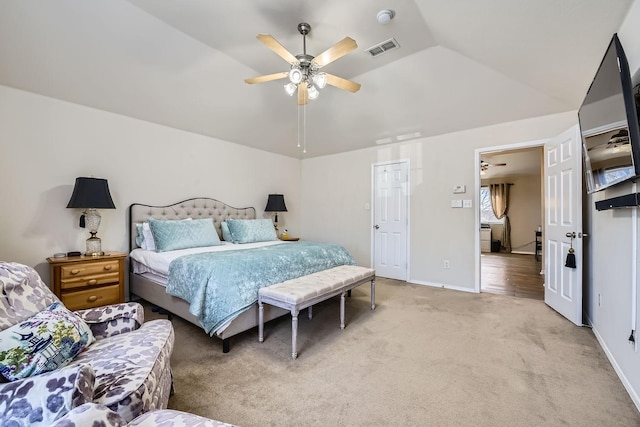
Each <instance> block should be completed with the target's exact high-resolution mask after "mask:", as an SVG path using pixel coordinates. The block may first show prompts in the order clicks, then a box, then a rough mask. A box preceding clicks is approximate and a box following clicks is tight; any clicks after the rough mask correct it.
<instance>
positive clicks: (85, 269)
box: [60, 259, 118, 280]
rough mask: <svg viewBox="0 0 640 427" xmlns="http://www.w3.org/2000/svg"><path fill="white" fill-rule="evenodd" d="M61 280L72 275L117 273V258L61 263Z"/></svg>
mask: <svg viewBox="0 0 640 427" xmlns="http://www.w3.org/2000/svg"><path fill="white" fill-rule="evenodd" d="M60 271H61V278H62V280H65V279H71V278H74V277H76V278H77V277H86V276H93V275H102V274H104V273H114V274H115V275H116V276H117V275H118V260H115V259H114V260H109V261H99V262H91V263H82V264H73V265H63V266H62V267H61V268H60Z"/></svg>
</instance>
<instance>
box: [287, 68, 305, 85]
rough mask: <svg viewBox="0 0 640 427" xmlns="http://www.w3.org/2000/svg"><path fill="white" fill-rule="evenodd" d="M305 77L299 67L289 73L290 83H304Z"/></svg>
mask: <svg viewBox="0 0 640 427" xmlns="http://www.w3.org/2000/svg"><path fill="white" fill-rule="evenodd" d="M303 77H304V75H303V73H302V70H301V69H300V68H299V67H291V71H289V81H291V83H293V84H296V85H297V84H298V83H300V82H301V81H302V79H303Z"/></svg>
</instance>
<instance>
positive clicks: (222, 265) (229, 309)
mask: <svg viewBox="0 0 640 427" xmlns="http://www.w3.org/2000/svg"><path fill="white" fill-rule="evenodd" d="M339 265H355V261H354V259H353V258H352V257H351V255H350V254H349V252H347V250H346V249H345V248H344V247H342V246H340V245H336V244H330V243H313V242H296V243H286V244H279V245H273V246H265V247H260V248H252V249H243V250H233V251H223V252H206V253H200V254H192V255H185V256H182V257H180V258H176V259H175V260H173V261H172V262H171V264H170V265H169V281H168V284H167V293H169V294H170V295H174V296H177V297H179V298H182V299H184V300H186V301H187V302H189V311H190V312H191V314H193V315H194V316H196V317H197V318H198V319H200V323H201V324H202V327H203V328H204V330H205V331H206V332H207V333H208V334H210V335H213V334H215V333H216V332H217V330H218V329H219V328H220V327H221V326H223V325H224V324H225V323H227V322H228V321H229V320H231V319H233V318H234V317H236V316H237V315H238V314H240V313H242V312H243V311H245V310H247V309H248V308H250V307H251V305H252V304H254V303H255V302H256V301H257V300H258V289H259V288H261V287H264V286H269V285H273V284H274V283H280V282H283V281H285V280H289V279H294V278H296V277H300V276H306V275H307V274H312V273H315V272H317V271H321V270H326V269H329V268H333V267H337V266H339Z"/></svg>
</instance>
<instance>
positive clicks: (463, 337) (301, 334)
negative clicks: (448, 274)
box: [147, 278, 640, 427]
mask: <svg viewBox="0 0 640 427" xmlns="http://www.w3.org/2000/svg"><path fill="white" fill-rule="evenodd" d="M376 303H377V307H376V310H375V311H371V310H370V307H369V306H370V300H369V286H366V285H363V286H361V287H359V288H357V289H355V290H354V291H353V295H352V297H351V298H350V299H347V309H346V321H347V327H346V328H345V329H344V330H340V328H339V299H333V300H330V301H327V302H325V303H322V304H318V305H316V306H314V310H313V312H314V317H313V319H312V320H309V319H308V317H307V315H306V312H303V313H302V314H301V315H300V317H299V319H300V322H299V330H298V359H297V360H295V361H294V360H291V321H290V317H289V316H286V317H283V318H280V319H278V320H275V321H272V322H269V323H268V324H267V325H266V326H265V342H264V343H262V344H260V343H258V341H257V331H256V330H255V329H254V330H251V331H248V332H246V333H244V334H241V335H239V336H236V337H234V338H232V340H231V352H230V353H227V354H223V353H222V350H221V342H220V340H218V339H212V338H209V337H208V336H207V335H206V334H205V333H204V332H203V331H202V330H201V329H199V328H197V327H195V326H193V325H191V324H189V323H187V322H185V321H183V320H182V319H180V318H174V320H173V325H174V327H175V331H176V345H175V349H174V352H173V357H172V359H171V363H172V367H173V372H174V379H175V395H173V396H172V397H171V399H170V401H169V407H170V408H173V409H178V410H182V411H187V412H193V413H196V414H199V415H203V416H206V417H209V418H213V419H217V420H220V421H225V422H228V423H233V424H236V425H240V426H246V427H249V426H299V425H308V426H321V425H322V426H338V425H341V426H342V425H344V426H365V425H366V426H372V425H379V426H390V425H397V426H425V425H437V426H558V425H569V426H640V413H639V412H638V410H637V409H636V407H635V406H634V404H633V402H632V400H631V398H630V397H629V395H628V394H627V392H626V391H625V389H624V387H623V385H622V383H621V382H620V380H619V379H618V377H617V376H616V374H615V372H614V370H613V368H612V367H611V365H610V363H609V361H608V360H607V358H606V356H605V355H604V352H603V351H602V349H601V348H600V346H599V345H598V343H597V341H596V339H595V337H594V336H593V333H592V331H591V330H590V329H588V328H579V327H576V326H574V325H573V324H571V323H570V322H568V321H567V320H565V319H564V318H563V317H561V316H560V315H558V314H557V313H556V312H554V311H553V310H552V309H550V308H549V307H547V306H546V305H545V304H544V303H543V302H541V301H534V300H530V299H521V298H514V297H510V296H501V295H492V294H472V293H464V292H456V291H450V290H443V289H437V288H430V287H425V286H417V285H409V284H406V283H404V282H398V281H394V280H388V279H382V278H378V279H377V282H376ZM154 317H158V315H157V314H155V313H151V312H150V311H149V310H147V318H154Z"/></svg>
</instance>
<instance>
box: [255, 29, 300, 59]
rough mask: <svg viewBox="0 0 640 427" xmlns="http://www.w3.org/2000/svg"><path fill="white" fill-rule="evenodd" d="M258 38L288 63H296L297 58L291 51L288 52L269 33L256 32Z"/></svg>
mask: <svg viewBox="0 0 640 427" xmlns="http://www.w3.org/2000/svg"><path fill="white" fill-rule="evenodd" d="M256 38H257V39H258V40H260V41H261V42H262V43H264V44H265V46H267V47H268V48H269V49H271V50H272V51H274V52H275V53H276V54H277V55H278V56H279V57H280V58H282V59H284V60H285V61H287V62H288V63H289V64H291V65H293V64H297V63H298V62H299V61H298V58H296V57H295V56H294V55H293V54H292V53H291V52H289V51H288V50H287V49H286V48H285V47H284V46H282V45H281V44H280V42H279V41H278V40H276V39H274V38H273V37H272V36H271V35H270V34H258V35H257V36H256Z"/></svg>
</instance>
